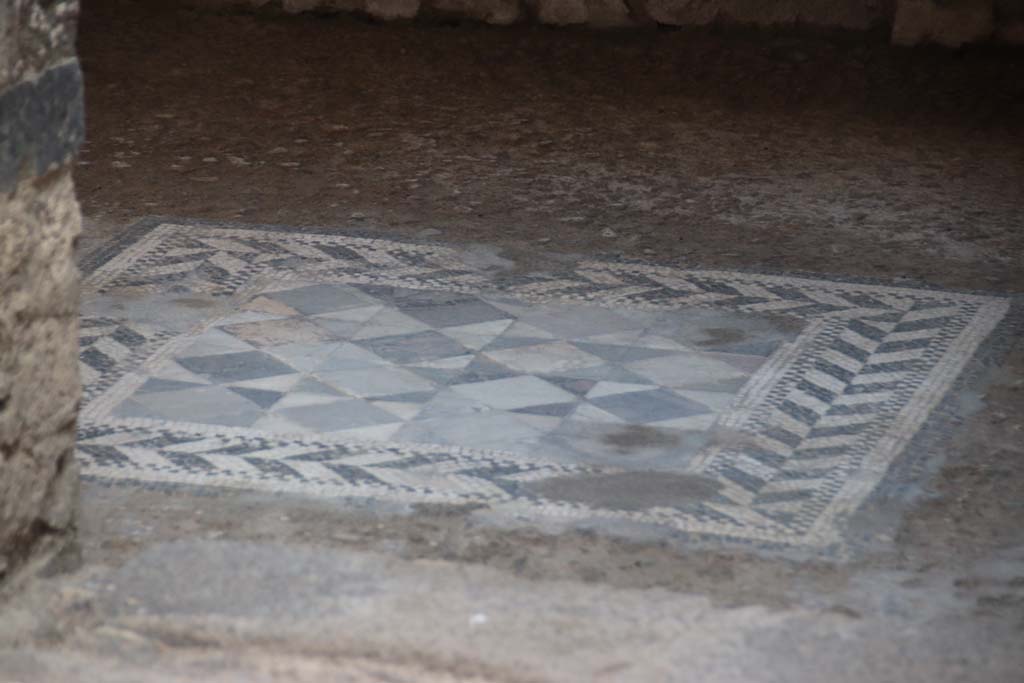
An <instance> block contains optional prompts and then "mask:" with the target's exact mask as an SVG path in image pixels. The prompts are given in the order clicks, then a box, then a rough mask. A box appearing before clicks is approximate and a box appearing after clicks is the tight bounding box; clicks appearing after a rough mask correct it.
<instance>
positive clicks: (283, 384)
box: [231, 373, 304, 393]
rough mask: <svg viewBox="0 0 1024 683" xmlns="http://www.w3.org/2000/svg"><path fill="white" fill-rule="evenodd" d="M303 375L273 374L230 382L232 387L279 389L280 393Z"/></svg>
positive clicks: (296, 382) (288, 389) (285, 391)
mask: <svg viewBox="0 0 1024 683" xmlns="http://www.w3.org/2000/svg"><path fill="white" fill-rule="evenodd" d="M303 377H304V375H302V374H299V373H295V374H291V375H274V376H273V377H260V378H259V379H249V380H245V381H244V382H232V383H231V387H232V388H236V387H238V388H243V389H261V390H263V391H279V392H281V393H288V392H289V391H291V389H292V387H294V386H295V385H296V384H298V383H299V382H300V381H301V380H302V378H303Z"/></svg>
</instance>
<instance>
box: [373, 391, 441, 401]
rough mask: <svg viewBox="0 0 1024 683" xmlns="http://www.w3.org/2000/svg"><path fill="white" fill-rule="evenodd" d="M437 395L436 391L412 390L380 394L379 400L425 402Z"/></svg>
mask: <svg viewBox="0 0 1024 683" xmlns="http://www.w3.org/2000/svg"><path fill="white" fill-rule="evenodd" d="M436 395H437V392H436V391H412V392H409V393H407V394H392V395H390V396H381V397H380V398H378V399H377V400H379V401H392V402H397V403H426V402H427V401H429V400H430V399H432V398H434V396H436Z"/></svg>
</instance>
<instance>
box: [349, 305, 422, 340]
mask: <svg viewBox="0 0 1024 683" xmlns="http://www.w3.org/2000/svg"><path fill="white" fill-rule="evenodd" d="M430 329H432V328H431V327H430V325H425V324H424V323H421V322H420V321H419V320H416V319H415V318H412V317H410V316H407V315H405V314H404V313H400V312H398V311H396V310H393V309H390V308H385V309H383V310H382V311H381V312H380V313H378V314H377V315H375V316H373V317H372V318H371V319H370V320H369V321H368V322H366V324H364V325H363V327H361V328H360V329H359V331H358V332H356V333H355V334H354V335H352V339H353V340H362V339H377V338H378V337H393V336H397V335H403V334H415V333H416V332H425V331H427V330H430Z"/></svg>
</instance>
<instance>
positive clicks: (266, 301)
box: [242, 296, 299, 317]
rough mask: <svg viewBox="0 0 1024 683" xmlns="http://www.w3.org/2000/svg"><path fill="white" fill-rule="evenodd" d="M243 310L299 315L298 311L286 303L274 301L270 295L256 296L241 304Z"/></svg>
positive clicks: (278, 314)
mask: <svg viewBox="0 0 1024 683" xmlns="http://www.w3.org/2000/svg"><path fill="white" fill-rule="evenodd" d="M242 310H243V311H255V312H258V313H269V314H271V315H275V316H283V317H286V316H290V315H299V312H298V311H296V310H295V309H294V308H292V307H291V306H289V305H287V304H283V303H281V302H280V301H275V300H274V299H271V298H270V297H266V296H258V297H256V298H255V299H253V300H252V301H249V302H248V303H246V304H245V305H244V306H242Z"/></svg>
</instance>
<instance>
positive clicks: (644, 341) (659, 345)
mask: <svg viewBox="0 0 1024 683" xmlns="http://www.w3.org/2000/svg"><path fill="white" fill-rule="evenodd" d="M636 345H637V346H642V347H645V348H648V349H662V350H668V351H693V348H692V347H690V346H687V345H685V344H681V343H679V342H677V341H674V340H672V339H669V338H667V337H661V336H659V335H656V334H649V335H644V336H642V337H640V339H638V340H637V342H636Z"/></svg>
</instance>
